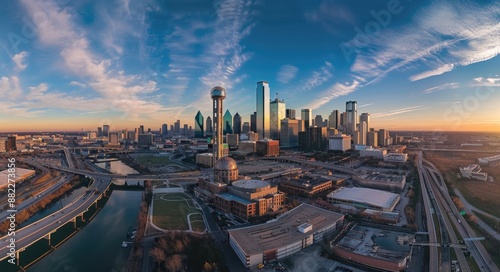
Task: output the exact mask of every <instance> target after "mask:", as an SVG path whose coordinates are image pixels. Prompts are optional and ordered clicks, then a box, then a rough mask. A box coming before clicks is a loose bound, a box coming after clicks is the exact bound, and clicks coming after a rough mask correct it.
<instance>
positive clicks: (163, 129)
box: [161, 124, 168, 138]
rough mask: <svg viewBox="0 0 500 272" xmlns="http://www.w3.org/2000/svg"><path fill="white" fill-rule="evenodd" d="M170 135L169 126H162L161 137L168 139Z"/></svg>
mask: <svg viewBox="0 0 500 272" xmlns="http://www.w3.org/2000/svg"><path fill="white" fill-rule="evenodd" d="M167 135H168V125H167V124H163V125H161V136H162V137H163V138H166V137H167Z"/></svg>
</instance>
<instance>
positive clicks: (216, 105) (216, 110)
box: [210, 86, 226, 165]
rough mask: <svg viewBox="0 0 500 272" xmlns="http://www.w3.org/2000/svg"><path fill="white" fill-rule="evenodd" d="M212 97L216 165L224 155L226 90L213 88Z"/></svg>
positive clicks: (218, 87)
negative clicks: (223, 126)
mask: <svg viewBox="0 0 500 272" xmlns="http://www.w3.org/2000/svg"><path fill="white" fill-rule="evenodd" d="M210 95H211V97H212V101H213V117H214V126H213V133H214V148H213V150H214V156H213V158H214V165H215V162H217V161H218V160H219V159H220V158H221V157H222V153H223V146H222V142H223V140H224V139H223V137H222V123H223V120H222V106H223V103H222V101H223V100H224V98H226V90H225V89H224V88H222V87H220V86H216V87H213V88H212V90H211V91H210Z"/></svg>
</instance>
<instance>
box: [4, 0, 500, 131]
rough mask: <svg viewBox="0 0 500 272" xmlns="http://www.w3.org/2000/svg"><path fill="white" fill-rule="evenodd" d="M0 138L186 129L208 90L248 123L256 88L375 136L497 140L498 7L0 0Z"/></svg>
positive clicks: (206, 111)
mask: <svg viewBox="0 0 500 272" xmlns="http://www.w3.org/2000/svg"><path fill="white" fill-rule="evenodd" d="M0 12H1V15H2V16H1V17H0V33H1V35H0V45H1V47H0V113H1V117H0V131H15V130H24V131H26V130H54V129H78V130H79V129H82V128H83V129H85V130H87V129H95V128H96V127H98V126H102V125H103V124H110V125H111V127H112V129H122V128H134V127H137V126H139V125H140V124H143V125H145V127H151V128H152V129H154V130H155V129H158V128H159V127H161V124H162V123H167V124H169V125H170V124H173V123H174V122H175V120H177V119H180V120H181V122H182V123H188V124H190V125H193V124H194V116H195V114H196V112H197V111H198V110H200V111H201V112H202V113H203V115H204V116H205V118H206V117H207V116H208V115H211V101H210V97H209V91H210V89H211V88H212V87H213V86H216V85H221V86H223V87H225V88H226V90H227V93H228V96H227V98H226V100H225V105H224V107H225V108H226V109H229V110H230V111H231V113H232V114H235V113H236V112H239V113H240V115H242V118H243V121H249V116H250V114H251V113H252V112H253V111H254V110H255V88H256V82H257V81H261V80H266V81H268V82H269V84H270V87H271V97H272V98H274V97H275V93H279V97H280V98H281V99H284V100H285V102H286V103H287V108H294V109H296V110H297V112H299V111H300V109H301V108H312V109H313V115H316V114H321V115H323V117H324V118H327V116H328V114H329V113H330V112H331V111H332V110H334V109H338V110H340V111H344V110H345V102H346V101H348V100H356V101H358V107H359V113H361V112H369V113H371V115H372V124H373V125H372V126H373V127H375V128H377V129H378V128H387V129H393V130H395V129H404V130H411V129H417V130H434V129H437V130H495V131H500V110H498V105H500V92H498V91H499V86H500V69H499V67H500V58H499V57H498V56H497V55H498V54H499V53H500V40H499V37H500V23H499V22H500V2H498V1H465V0H464V1H460V3H459V4H457V1H451V0H449V1H410V0H401V1H397V0H388V1H361V0H354V1H339V0H321V1H291V0H288V1H285V0H279V1H264V0H260V1H239V0H222V1H215V2H212V1H206V0H174V1H172V0H166V1H154V0H147V1H137V0H136V1H134V0H117V1H114V0H113V1H85V0H83V1H68V0H46V1H35V0H20V1H2V3H0Z"/></svg>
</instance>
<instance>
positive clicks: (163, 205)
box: [153, 194, 204, 230]
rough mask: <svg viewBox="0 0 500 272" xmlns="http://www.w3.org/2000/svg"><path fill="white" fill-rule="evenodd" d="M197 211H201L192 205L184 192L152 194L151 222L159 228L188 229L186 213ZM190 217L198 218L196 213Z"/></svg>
mask: <svg viewBox="0 0 500 272" xmlns="http://www.w3.org/2000/svg"><path fill="white" fill-rule="evenodd" d="M186 200H187V203H186ZM199 212H201V211H200V210H198V209H196V208H195V207H194V205H193V202H192V200H191V199H190V198H189V197H188V196H186V195H185V194H156V195H155V196H154V200H153V224H155V225H156V226H157V227H159V228H162V229H165V230H189V226H188V222H187V215H188V214H190V213H199ZM191 217H192V219H191V220H194V218H198V217H196V215H192V216H191ZM200 218H201V215H200ZM203 229H204V228H203Z"/></svg>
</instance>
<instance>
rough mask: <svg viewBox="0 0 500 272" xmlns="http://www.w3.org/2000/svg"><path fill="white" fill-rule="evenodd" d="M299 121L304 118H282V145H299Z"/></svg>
mask: <svg viewBox="0 0 500 272" xmlns="http://www.w3.org/2000/svg"><path fill="white" fill-rule="evenodd" d="M299 121H302V120H297V119H290V118H285V119H283V120H281V133H280V146H281V147H296V146H298V145H299Z"/></svg>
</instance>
